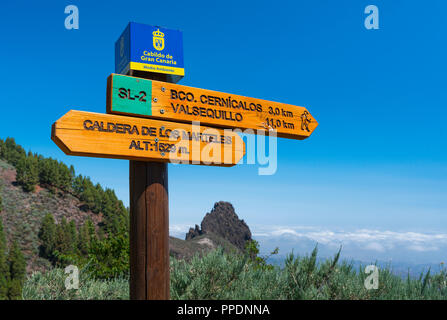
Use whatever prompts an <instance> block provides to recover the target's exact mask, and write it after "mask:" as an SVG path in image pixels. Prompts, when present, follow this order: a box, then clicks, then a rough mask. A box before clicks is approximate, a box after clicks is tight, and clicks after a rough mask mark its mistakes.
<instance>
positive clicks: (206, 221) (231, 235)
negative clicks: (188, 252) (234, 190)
mask: <svg viewBox="0 0 447 320" xmlns="http://www.w3.org/2000/svg"><path fill="white" fill-rule="evenodd" d="M207 233H214V234H216V235H218V236H220V237H222V238H224V239H225V240H227V241H228V242H230V243H232V244H233V245H234V246H236V247H237V248H238V249H240V250H241V251H244V249H245V242H246V241H248V240H251V232H250V229H249V228H248V226H247V224H246V223H245V221H244V220H240V219H239V217H238V216H237V214H236V212H235V211H234V208H233V205H232V204H231V203H229V202H225V201H219V202H216V203H215V204H214V208H213V209H212V210H211V212H208V213H207V214H206V215H205V217H204V218H203V220H202V223H201V229H200V228H199V226H198V225H196V226H195V228H190V229H189V232H188V233H187V234H186V240H191V239H193V238H195V237H198V236H200V235H203V234H207Z"/></svg>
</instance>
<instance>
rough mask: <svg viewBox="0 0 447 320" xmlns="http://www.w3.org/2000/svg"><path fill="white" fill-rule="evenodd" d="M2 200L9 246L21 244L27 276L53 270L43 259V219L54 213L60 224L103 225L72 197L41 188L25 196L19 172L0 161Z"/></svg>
mask: <svg viewBox="0 0 447 320" xmlns="http://www.w3.org/2000/svg"><path fill="white" fill-rule="evenodd" d="M0 196H1V197H2V200H3V211H2V212H0V217H1V218H2V220H3V225H4V228H5V233H6V236H7V239H8V242H11V241H12V240H13V239H15V240H17V241H18V243H19V245H20V247H21V248H22V252H23V254H24V256H25V258H26V260H27V272H28V273H29V272H32V271H36V270H42V271H43V270H45V269H47V268H48V267H50V264H49V262H48V261H47V260H46V259H42V258H40V257H39V245H40V243H39V238H38V233H39V228H40V225H41V222H42V219H43V217H44V216H45V215H46V214H47V213H52V214H53V216H54V218H55V220H56V221H57V222H60V221H61V219H62V217H65V218H66V219H67V220H68V221H71V220H74V221H75V222H76V224H77V225H78V226H79V225H80V224H82V223H84V221H85V220H86V219H87V218H88V217H90V218H91V219H92V220H93V222H94V223H95V225H97V224H98V223H100V222H101V221H102V215H101V214H94V213H93V212H91V211H89V210H86V211H84V210H85V206H83V203H82V202H81V201H79V199H78V198H76V197H74V196H72V195H71V194H69V193H63V192H57V193H52V192H50V191H49V190H48V189H46V188H42V187H39V186H38V187H37V188H36V190H35V191H34V192H24V191H23V189H22V187H21V186H18V185H17V184H16V170H15V168H14V167H13V166H11V165H10V164H8V163H6V162H5V161H3V160H1V159H0Z"/></svg>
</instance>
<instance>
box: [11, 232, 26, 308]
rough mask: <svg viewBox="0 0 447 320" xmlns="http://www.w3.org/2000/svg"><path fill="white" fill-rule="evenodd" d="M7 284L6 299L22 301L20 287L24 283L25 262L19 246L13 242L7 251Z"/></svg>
mask: <svg viewBox="0 0 447 320" xmlns="http://www.w3.org/2000/svg"><path fill="white" fill-rule="evenodd" d="M8 264H9V283H8V298H9V300H20V299H22V287H23V283H24V282H25V275H26V262H25V257H24V256H23V254H22V251H21V250H20V248H19V245H18V244H17V242H16V241H14V243H13V245H12V247H11V248H10V250H9V255H8Z"/></svg>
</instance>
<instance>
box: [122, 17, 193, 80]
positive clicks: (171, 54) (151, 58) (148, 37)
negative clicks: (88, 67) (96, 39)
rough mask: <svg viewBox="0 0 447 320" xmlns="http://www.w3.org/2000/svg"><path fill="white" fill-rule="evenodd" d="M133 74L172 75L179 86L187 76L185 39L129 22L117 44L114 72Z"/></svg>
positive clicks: (171, 32) (176, 32) (168, 30)
mask: <svg viewBox="0 0 447 320" xmlns="http://www.w3.org/2000/svg"><path fill="white" fill-rule="evenodd" d="M130 70H138V71H143V72H155V73H164V74H169V75H172V80H173V81H174V82H177V81H178V80H180V79H181V78H182V77H183V76H184V75H185V69H184V66H183V36H182V32H181V31H179V30H172V29H166V28H162V27H154V26H150V25H146V24H141V23H135V22H130V23H129V24H128V25H127V27H126V29H125V30H124V32H123V33H122V34H121V37H120V38H119V39H118V41H116V43H115V72H116V73H120V74H128V73H129V71H130Z"/></svg>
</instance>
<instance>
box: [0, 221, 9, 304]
mask: <svg viewBox="0 0 447 320" xmlns="http://www.w3.org/2000/svg"><path fill="white" fill-rule="evenodd" d="M8 278H9V267H8V262H7V259H6V236H5V233H4V231H3V223H2V219H1V217H0V300H6V299H7V298H8Z"/></svg>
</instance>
